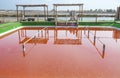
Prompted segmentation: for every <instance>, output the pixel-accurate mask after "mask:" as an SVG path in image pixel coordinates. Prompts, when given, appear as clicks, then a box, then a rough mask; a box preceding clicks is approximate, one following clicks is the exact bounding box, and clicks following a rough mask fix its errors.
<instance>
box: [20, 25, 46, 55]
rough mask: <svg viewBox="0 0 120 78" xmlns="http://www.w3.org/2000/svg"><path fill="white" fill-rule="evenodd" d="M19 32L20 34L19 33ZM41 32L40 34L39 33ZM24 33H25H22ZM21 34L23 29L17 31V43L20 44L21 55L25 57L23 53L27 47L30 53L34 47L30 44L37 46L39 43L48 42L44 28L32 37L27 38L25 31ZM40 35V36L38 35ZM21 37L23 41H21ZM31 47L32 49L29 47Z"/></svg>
mask: <svg viewBox="0 0 120 78" xmlns="http://www.w3.org/2000/svg"><path fill="white" fill-rule="evenodd" d="M20 31H21V32H20ZM40 31H41V32H40ZM24 32H25V33H24ZM24 32H23V29H22V30H19V31H18V35H19V43H20V44H22V50H23V52H24V53H23V55H24V56H25V54H26V53H25V51H26V48H27V47H28V46H29V48H30V49H29V50H28V51H30V50H31V49H32V48H33V47H34V46H33V45H31V44H35V45H36V44H37V43H40V44H46V43H47V41H48V29H47V28H46V27H45V28H43V29H41V30H38V32H37V33H35V34H33V36H30V37H28V36H27V33H26V30H25V31H24ZM40 34H41V35H40ZM21 37H22V38H23V39H21ZM28 44H29V45H28ZM31 46H32V47H31Z"/></svg>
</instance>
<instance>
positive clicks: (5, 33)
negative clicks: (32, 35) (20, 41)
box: [0, 26, 120, 37]
mask: <svg viewBox="0 0 120 78" xmlns="http://www.w3.org/2000/svg"><path fill="white" fill-rule="evenodd" d="M29 27H31V28H32V27H33V28H34V27H36V28H37V27H38V28H39V27H51V28H54V27H58V28H59V27H64V28H68V27H71V28H76V27H73V26H20V27H17V28H15V29H12V30H9V31H6V32H4V33H1V34H0V37H2V36H5V35H7V34H9V33H11V32H14V31H16V30H19V29H21V28H29ZM85 27H90V28H94V27H95V28H99V27H100V28H113V29H116V30H120V28H117V27H113V26H78V28H85Z"/></svg>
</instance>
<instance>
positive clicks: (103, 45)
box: [103, 44, 105, 53]
mask: <svg viewBox="0 0 120 78" xmlns="http://www.w3.org/2000/svg"><path fill="white" fill-rule="evenodd" d="M104 52H105V44H103V53H104Z"/></svg>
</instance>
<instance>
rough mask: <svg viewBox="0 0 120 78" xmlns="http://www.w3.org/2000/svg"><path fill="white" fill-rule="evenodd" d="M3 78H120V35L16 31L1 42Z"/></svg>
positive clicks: (98, 30)
mask: <svg viewBox="0 0 120 78" xmlns="http://www.w3.org/2000/svg"><path fill="white" fill-rule="evenodd" d="M38 32H39V34H37V35H36V36H35V37H34V38H32V39H31V40H29V39H30V37H31V36H33V34H35V33H38ZM88 34H89V36H88ZM94 36H96V38H95V40H94ZM27 40H28V42H26V41H27ZM25 42H26V44H25V46H24V47H25V49H24V50H23V48H22V47H23V46H22V45H23V43H25ZM103 44H105V52H103ZM0 78H120V31H118V30H115V29H101V28H94V29H89V31H88V30H86V33H85V31H84V29H67V30H66V29H64V28H63V29H59V28H56V29H52V28H51V29H45V30H43V31H41V30H37V29H32V28H31V29H25V30H24V29H22V30H19V31H16V32H14V33H12V34H9V35H7V36H5V37H3V38H1V39H0Z"/></svg>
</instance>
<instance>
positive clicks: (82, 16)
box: [81, 5, 83, 21]
mask: <svg viewBox="0 0 120 78" xmlns="http://www.w3.org/2000/svg"><path fill="white" fill-rule="evenodd" d="M81 6H82V14H81V21H83V5H81Z"/></svg>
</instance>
